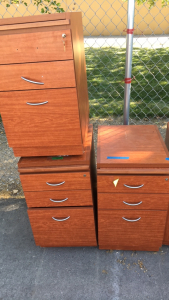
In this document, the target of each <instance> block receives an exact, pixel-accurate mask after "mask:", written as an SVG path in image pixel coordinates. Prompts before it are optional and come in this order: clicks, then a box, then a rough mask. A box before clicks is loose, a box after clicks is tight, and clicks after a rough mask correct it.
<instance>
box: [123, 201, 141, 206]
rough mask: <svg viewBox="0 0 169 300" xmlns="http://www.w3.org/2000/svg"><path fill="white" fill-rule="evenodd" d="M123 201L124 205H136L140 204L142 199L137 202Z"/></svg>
mask: <svg viewBox="0 0 169 300" xmlns="http://www.w3.org/2000/svg"><path fill="white" fill-rule="evenodd" d="M123 203H124V204H126V205H131V206H136V205H140V204H141V203H142V201H140V202H139V203H127V202H125V201H123Z"/></svg>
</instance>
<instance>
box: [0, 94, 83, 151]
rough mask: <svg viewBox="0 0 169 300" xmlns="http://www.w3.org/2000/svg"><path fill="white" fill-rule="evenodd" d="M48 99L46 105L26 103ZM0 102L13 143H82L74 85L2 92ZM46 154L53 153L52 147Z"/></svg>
mask: <svg viewBox="0 0 169 300" xmlns="http://www.w3.org/2000/svg"><path fill="white" fill-rule="evenodd" d="M10 93H11V96H12V99H11V96H10V95H9V94H10ZM45 101H48V103H46V104H44V105H37V106H34V105H33V106H32V105H28V104H27V103H31V104H34V103H43V102H45ZM70 102H71V105H70ZM1 105H2V110H1V114H2V118H3V120H4V126H5V132H6V135H7V139H8V143H9V146H10V147H17V145H18V143H19V144H20V147H23V148H25V147H26V148H31V147H46V146H48V147H54V146H55V147H57V146H60V145H62V147H64V146H69V147H70V148H73V147H74V146H76V145H81V144H82V140H81V129H80V124H79V112H78V107H77V106H78V104H77V94H76V89H75V88H72V89H58V90H54V89H51V90H40V91H38V90H35V91H17V92H6V93H1ZM30 116H31V118H30ZM81 151H82V149H81ZM81 151H80V152H81ZM68 153H69V150H68V152H67V154H68ZM45 155H50V148H49V150H48V148H47V149H46V154H45Z"/></svg>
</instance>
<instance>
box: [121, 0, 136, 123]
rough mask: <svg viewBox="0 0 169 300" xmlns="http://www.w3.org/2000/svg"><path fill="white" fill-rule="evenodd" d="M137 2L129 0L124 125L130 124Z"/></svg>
mask: <svg viewBox="0 0 169 300" xmlns="http://www.w3.org/2000/svg"><path fill="white" fill-rule="evenodd" d="M134 8H135V0H128V17H127V37H126V69H125V90H124V114H123V124H124V125H128V124H129V110H130V92H131V70H132V52H133V31H134Z"/></svg>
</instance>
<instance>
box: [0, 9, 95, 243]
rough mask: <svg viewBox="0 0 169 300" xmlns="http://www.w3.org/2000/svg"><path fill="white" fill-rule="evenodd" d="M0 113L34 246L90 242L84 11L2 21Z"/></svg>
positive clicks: (91, 166)
mask: <svg viewBox="0 0 169 300" xmlns="http://www.w3.org/2000/svg"><path fill="white" fill-rule="evenodd" d="M0 53H1V55H0V79H1V80H0V98H1V101H0V112H1V115H2V120H3V124H4V128H5V132H6V136H7V139H8V144H9V146H10V147H12V148H13V151H14V154H15V156H21V159H20V161H19V164H18V169H19V172H20V179H21V183H22V186H23V190H24V193H25V197H26V202H27V206H28V215H29V219H30V223H31V226H32V230H33V234H34V238H35V242H36V245H39V246H96V245H97V241H96V226H95V222H96V218H95V215H96V214H95V209H96V206H95V204H96V203H95V202H96V200H95V199H96V171H95V162H94V148H93V143H92V139H93V128H92V126H89V103H88V91H87V77H86V65H85V53H84V44H83V26H82V14H81V13H80V12H76V13H60V14H49V15H40V16H31V17H21V18H11V19H2V20H0Z"/></svg>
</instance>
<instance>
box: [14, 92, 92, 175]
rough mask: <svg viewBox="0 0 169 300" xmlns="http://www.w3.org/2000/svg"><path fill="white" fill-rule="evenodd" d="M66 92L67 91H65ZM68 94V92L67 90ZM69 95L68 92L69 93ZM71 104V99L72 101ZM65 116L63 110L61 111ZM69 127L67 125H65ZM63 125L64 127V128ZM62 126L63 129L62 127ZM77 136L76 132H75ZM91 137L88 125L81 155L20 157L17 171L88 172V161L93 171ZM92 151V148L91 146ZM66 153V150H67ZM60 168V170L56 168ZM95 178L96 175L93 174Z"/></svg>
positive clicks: (73, 144) (90, 128) (90, 127)
mask: <svg viewBox="0 0 169 300" xmlns="http://www.w3.org/2000/svg"><path fill="white" fill-rule="evenodd" d="M65 91H67V90H65ZM68 92H69V90H68ZM69 93H70V92H69ZM72 102H73V99H72ZM63 113H64V114H65V110H63ZM65 125H69V126H70V123H69V124H67V123H66V124H65ZM65 125H64V126H65ZM64 126H63V127H64ZM75 134H77V130H76V132H75ZM92 136H93V126H92V125H89V127H88V135H87V137H86V139H85V144H84V152H83V155H71V156H63V157H55V156H54V157H52V156H44V157H29V158H27V157H22V158H20V160H19V162H18V170H19V172H20V173H37V172H51V171H52V172H58V171H59V172H61V171H62V167H63V166H65V168H66V169H65V171H78V170H79V168H80V170H81V171H84V170H85V171H86V170H89V167H90V161H92V167H91V169H92V170H93V169H95V171H96V164H95V161H94V163H93V160H92V159H91V157H90V156H91V152H92V153H93V151H91V149H92ZM71 146H73V147H75V142H74V141H72V145H70V147H71ZM93 149H94V146H93ZM67 151H68V150H67ZM59 166H60V168H58V167H59ZM95 177H96V174H95Z"/></svg>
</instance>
